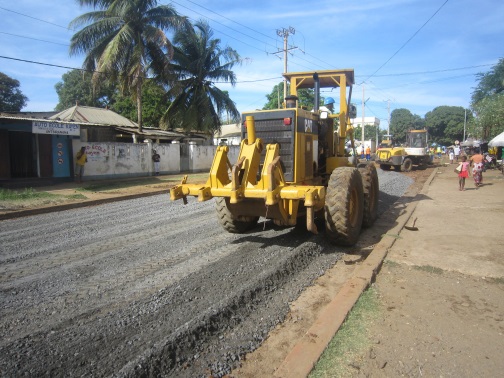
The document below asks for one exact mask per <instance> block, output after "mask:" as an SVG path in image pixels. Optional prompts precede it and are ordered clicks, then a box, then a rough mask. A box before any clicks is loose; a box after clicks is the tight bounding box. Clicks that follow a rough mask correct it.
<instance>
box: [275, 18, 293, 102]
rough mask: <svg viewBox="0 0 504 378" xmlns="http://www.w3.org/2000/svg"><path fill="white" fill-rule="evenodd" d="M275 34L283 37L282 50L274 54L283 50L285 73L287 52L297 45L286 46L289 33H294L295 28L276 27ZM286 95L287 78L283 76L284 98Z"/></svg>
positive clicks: (285, 71)
mask: <svg viewBox="0 0 504 378" xmlns="http://www.w3.org/2000/svg"><path fill="white" fill-rule="evenodd" d="M276 32H277V35H278V36H279V37H283V42H284V43H283V50H279V51H277V52H276V53H275V54H278V53H280V52H282V51H283V53H284V73H287V52H288V51H289V50H294V49H296V48H297V47H291V48H289V47H288V40H289V35H291V34H296V29H294V28H293V27H292V26H289V28H288V29H286V28H282V29H277V31H276ZM285 97H287V79H285V78H284V98H285Z"/></svg>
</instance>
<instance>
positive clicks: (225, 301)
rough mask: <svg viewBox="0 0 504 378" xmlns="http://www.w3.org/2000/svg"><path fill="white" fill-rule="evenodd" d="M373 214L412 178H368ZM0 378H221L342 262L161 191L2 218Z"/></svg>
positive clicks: (309, 240)
mask: <svg viewBox="0 0 504 378" xmlns="http://www.w3.org/2000/svg"><path fill="white" fill-rule="evenodd" d="M378 173H379V180H380V196H381V197H380V204H379V213H380V214H383V213H384V211H385V210H386V209H388V208H389V207H390V206H391V204H392V203H393V202H395V201H396V200H397V199H398V198H399V197H400V196H402V194H403V193H404V192H405V191H406V189H407V188H408V187H409V186H410V184H411V183H412V182H413V180H412V179H411V178H409V177H407V176H404V175H402V174H400V173H397V172H393V171H391V172H383V171H381V170H378ZM0 238H1V240H2V242H1V246H0V332H1V337H0V375H2V376H22V375H28V376H42V375H46V376H148V375H158V376H177V377H197V376H202V377H203V376H209V375H213V376H223V375H225V374H227V373H229V372H230V371H231V369H232V368H234V367H236V366H237V365H238V363H239V360H240V359H241V358H242V356H243V355H244V354H245V353H247V352H249V351H252V350H254V349H255V348H256V347H257V346H258V345H260V344H261V342H262V340H264V338H265V337H266V335H267V334H268V331H269V330H270V329H271V328H272V327H274V326H275V325H276V324H278V323H279V322H282V320H283V319H284V317H285V315H286V314H287V311H288V303H289V302H290V301H293V300H294V299H295V298H296V297H297V296H298V295H299V293H300V292H301V291H302V290H303V289H304V288H305V287H307V286H308V285H310V284H311V283H312V282H313V280H314V279H315V278H317V277H318V276H320V275H321V274H323V273H324V271H325V270H326V269H328V268H329V267H331V266H332V265H334V263H335V262H336V261H337V260H338V259H340V258H341V256H342V254H343V253H344V249H342V248H338V247H334V246H332V245H330V244H329V243H328V242H327V241H326V239H325V237H324V233H323V232H321V233H320V234H319V235H312V234H310V233H308V232H306V231H304V230H300V229H299V228H287V229H283V228H277V227H275V226H274V225H273V224H272V223H271V222H263V220H262V219H261V220H260V222H259V224H258V226H257V227H256V228H255V229H254V230H253V231H252V232H250V233H247V234H243V235H235V234H228V233H226V232H224V231H223V230H222V228H221V227H220V225H219V224H218V222H217V218H216V215H215V209H214V201H208V202H205V203H198V202H196V201H195V200H194V199H189V204H188V205H187V206H183V205H182V203H181V202H170V201H169V198H168V196H166V195H159V196H154V197H147V198H141V199H136V200H130V201H123V202H115V203H110V204H106V205H101V206H95V207H88V208H82V209H77V210H68V211H63V212H58V213H50V214H44V215H38V216H33V217H27V218H22V219H14V220H6V221H1V222H0Z"/></svg>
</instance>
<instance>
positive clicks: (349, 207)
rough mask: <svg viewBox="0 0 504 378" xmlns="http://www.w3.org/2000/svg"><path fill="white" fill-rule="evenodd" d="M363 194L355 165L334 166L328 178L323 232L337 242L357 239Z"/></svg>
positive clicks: (355, 241)
mask: <svg viewBox="0 0 504 378" xmlns="http://www.w3.org/2000/svg"><path fill="white" fill-rule="evenodd" d="M363 208H364V195H363V189H362V178H361V175H360V172H359V170H358V169H357V168H352V167H341V168H336V169H335V170H334V171H333V172H332V173H331V177H330V178H329V184H328V186H327V191H326V202H325V208H324V210H325V224H326V234H327V236H328V238H329V240H330V241H331V242H333V243H335V244H338V245H345V246H350V245H354V244H355V243H357V240H359V234H360V231H361V227H362V216H363Z"/></svg>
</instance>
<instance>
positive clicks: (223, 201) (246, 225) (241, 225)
mask: <svg viewBox="0 0 504 378" xmlns="http://www.w3.org/2000/svg"><path fill="white" fill-rule="evenodd" d="M229 207H230V203H229V198H227V197H216V198H215V208H216V210H217V216H218V218H219V222H220V224H221V225H222V227H223V228H224V230H226V231H227V232H230V233H233V234H242V233H244V232H246V231H249V230H251V229H252V228H254V227H255V225H256V224H257V221H258V220H259V217H251V216H250V217H249V216H247V217H246V216H241V217H237V216H235V215H233V213H231V210H230V208H229Z"/></svg>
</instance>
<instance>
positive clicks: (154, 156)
mask: <svg viewBox="0 0 504 378" xmlns="http://www.w3.org/2000/svg"><path fill="white" fill-rule="evenodd" d="M152 161H153V162H154V172H155V174H156V176H159V165H160V161H161V156H159V154H158V153H157V151H156V150H152Z"/></svg>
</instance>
